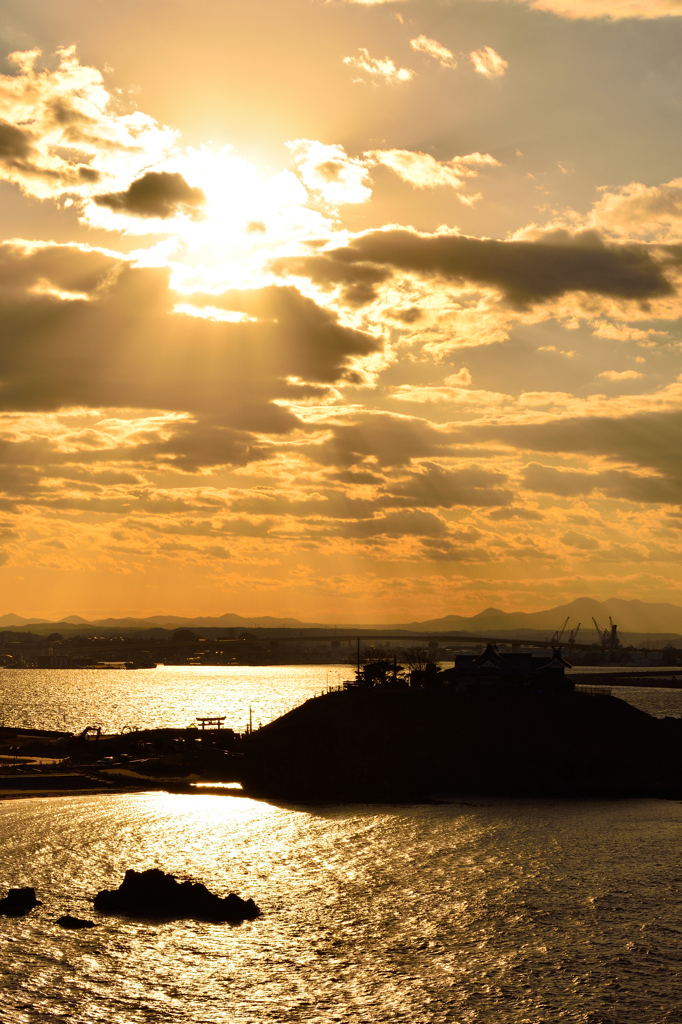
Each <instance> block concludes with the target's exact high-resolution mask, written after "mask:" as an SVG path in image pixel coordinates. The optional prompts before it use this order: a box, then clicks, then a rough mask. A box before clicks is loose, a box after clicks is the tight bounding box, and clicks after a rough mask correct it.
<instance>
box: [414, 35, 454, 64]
mask: <svg viewBox="0 0 682 1024" xmlns="http://www.w3.org/2000/svg"><path fill="white" fill-rule="evenodd" d="M410 46H411V47H412V49H413V50H417V52H418V53H425V54H426V56H427V57H433V59H434V60H437V61H438V63H439V64H442V66H443V67H444V68H456V67H457V61H456V60H455V56H454V54H453V53H452V52H451V51H450V50H448V48H447V46H443V45H442V44H441V43H438V42H436V40H435V39H429V38H428V37H427V36H417V38H416V39H410Z"/></svg>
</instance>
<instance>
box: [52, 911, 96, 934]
mask: <svg viewBox="0 0 682 1024" xmlns="http://www.w3.org/2000/svg"><path fill="white" fill-rule="evenodd" d="M57 924H58V925H59V927H60V928H71V929H72V930H74V931H75V930H76V929H77V928H94V927H95V922H94V921H84V920H83V918H81V917H71V914H64V916H63V917H59V918H57Z"/></svg>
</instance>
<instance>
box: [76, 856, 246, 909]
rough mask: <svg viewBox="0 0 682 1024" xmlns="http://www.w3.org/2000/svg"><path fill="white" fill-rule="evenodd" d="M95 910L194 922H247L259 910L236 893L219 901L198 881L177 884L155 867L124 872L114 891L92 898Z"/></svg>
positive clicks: (175, 879)
mask: <svg viewBox="0 0 682 1024" xmlns="http://www.w3.org/2000/svg"><path fill="white" fill-rule="evenodd" d="M95 910H99V911H100V912H101V913H103V914H123V915H125V916H126V917H141V918H145V917H147V918H149V917H151V918H171V919H173V918H175V919H181V918H191V919H193V920H195V921H250V920H253V918H255V917H258V915H259V914H260V910H259V909H258V907H257V906H256V904H255V903H254V902H253V900H243V899H241V898H240V897H239V896H237V895H236V893H233V892H231V893H230V895H229V896H226V897H224V898H221V897H220V896H215V895H214V894H213V893H212V892H209V890H208V889H207V888H206V886H205V885H202V884H201V882H178V880H177V878H174V876H173V875H167V874H165V873H164V872H163V871H160V870H159V869H158V868H152V869H150V870H149V871H132V870H130V871H126V873H125V878H124V879H123V882H122V883H121V885H120V886H119V888H118V889H104V890H103V891H102V892H99V893H97V895H96V896H95Z"/></svg>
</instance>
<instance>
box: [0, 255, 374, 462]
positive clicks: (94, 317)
mask: <svg viewBox="0 0 682 1024" xmlns="http://www.w3.org/2000/svg"><path fill="white" fill-rule="evenodd" d="M37 284H40V286H41V287H40V288H39V289H36V285H37ZM50 288H55V289H58V290H61V291H64V290H68V291H71V292H72V293H74V297H73V298H72V299H71V300H70V301H64V300H61V299H59V298H55V297H54V296H52V295H51V294H49V289H50ZM45 290H47V294H45V293H44V292H45ZM41 291H42V292H43V294H41V293H40V292H41ZM81 293H82V294H81ZM84 296H85V297H84ZM177 299H178V297H177V296H176V295H175V294H174V293H172V292H171V291H170V290H169V286H168V272H167V271H165V270H160V269H141V268H134V267H130V266H129V265H127V264H125V263H123V262H121V261H116V260H114V259H112V258H110V257H107V256H103V255H102V254H101V253H97V252H82V251H81V250H79V249H77V248H75V247H57V246H54V247H48V248H45V249H39V250H36V251H35V252H33V253H31V252H25V251H24V250H22V249H19V248H17V247H13V246H4V247H2V249H0V319H1V320H2V324H3V345H2V347H0V380H1V381H2V388H1V389H0V410H2V409H4V410H7V411H10V410H11V411H15V410H25V411H55V410H58V409H60V408H68V407H80V408H91V409H92V408H95V409H99V408H109V409H121V408H123V409H144V410H149V409H154V410H165V411H170V412H179V413H184V414H185V418H184V419H179V420H178V421H176V423H175V424H174V425H173V426H172V428H171V429H169V430H167V431H165V433H164V434H163V435H159V436H158V437H155V438H154V437H150V436H147V437H141V438H140V439H139V443H138V445H137V447H136V448H135V450H134V453H133V451H132V450H130V456H131V458H132V457H133V454H134V457H136V458H139V459H143V460H148V461H149V462H150V463H154V462H159V461H163V462H168V461H173V462H174V464H175V465H176V466H178V467H180V468H182V469H184V470H186V471H187V472H194V471H196V470H197V469H199V468H202V467H205V466H210V465H225V464H228V463H233V464H240V465H241V464H244V463H246V462H248V461H249V460H250V459H258V458H262V457H263V456H264V454H265V452H266V447H267V446H264V445H263V442H262V440H261V438H262V436H263V435H275V436H280V437H284V436H285V435H287V434H288V433H290V432H291V431H293V430H295V429H299V430H302V431H310V430H313V429H314V428H312V427H310V428H309V427H307V426H306V424H304V423H303V422H302V421H300V420H299V419H298V418H297V417H296V415H295V414H294V413H293V412H292V411H291V410H290V409H289V408H288V406H287V405H286V404H280V403H282V402H284V403H286V400H288V399H296V398H301V397H313V398H315V397H320V396H322V397H323V396H325V395H326V394H327V393H328V385H330V384H332V383H334V382H338V381H341V380H355V379H358V374H357V371H356V370H355V368H354V366H353V360H354V359H355V358H356V357H358V356H364V355H368V354H370V353H372V352H374V351H377V350H379V348H380V347H381V342H380V341H379V340H377V339H375V338H374V337H372V336H371V335H367V334H364V333H363V332H361V331H355V330H351V329H348V328H345V327H343V326H341V325H340V324H339V323H338V320H337V319H336V317H335V315H334V314H333V313H332V312H330V311H328V310H325V309H322V308H320V307H319V306H317V305H316V304H315V303H314V302H312V301H311V300H310V299H307V298H305V297H304V296H302V295H301V294H300V293H299V292H298V291H297V290H296V289H294V288H284V287H283V288H275V287H271V288H266V289H256V290H252V291H246V292H237V291H234V292H230V293H226V294H224V295H223V296H210V297H201V296H198V297H196V301H197V303H199V304H202V303H203V304H206V303H208V302H209V301H210V303H211V304H212V305H222V306H223V307H224V308H226V309H229V310H233V311H236V312H243V313H245V314H246V315H247V317H248V319H246V320H245V321H244V322H237V323H232V322H221V321H215V320H211V319H204V318H200V317H199V318H198V317H192V316H185V315H180V314H176V313H174V311H173V310H174V307H175V303H176V301H177ZM292 378H293V380H292ZM80 440H81V442H82V444H83V446H84V447H87V446H88V443H89V442H88V438H87V437H86V436H84V437H82V438H81V439H80ZM101 443H102V442H101V438H98V436H97V434H96V433H95V434H93V436H92V444H93V445H95V446H101ZM268 452H270V453H271V452H272V449H268ZM102 457H106V456H102ZM109 457H111V456H109Z"/></svg>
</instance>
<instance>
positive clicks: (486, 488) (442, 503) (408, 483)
mask: <svg viewBox="0 0 682 1024" xmlns="http://www.w3.org/2000/svg"><path fill="white" fill-rule="evenodd" d="M508 479H509V478H508V476H507V475H506V474H505V473H500V472H497V471H495V470H489V469H482V468H481V467H480V466H471V467H468V468H466V469H455V470H452V469H444V468H443V467H441V466H438V465H434V464H429V463H425V464H424V465H423V467H422V470H421V471H420V472H418V473H413V474H412V475H411V476H410V477H409V478H408V479H406V480H402V481H400V482H398V483H395V484H391V485H390V486H389V488H388V491H387V493H388V494H390V497H391V500H398V501H400V502H401V503H404V504H407V505H411V506H417V507H421V508H454V507H455V506H457V505H470V506H478V507H481V508H483V507H489V506H491V505H506V504H508V503H509V502H510V501H511V500H512V498H513V494H512V492H511V491H510V490H509V489H508V487H507V486H506V485H507V483H508Z"/></svg>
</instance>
